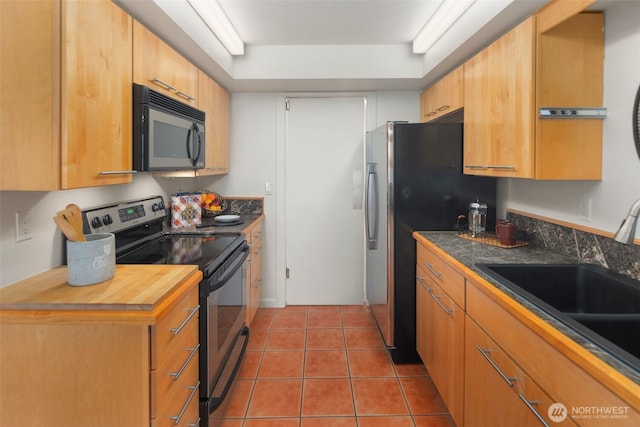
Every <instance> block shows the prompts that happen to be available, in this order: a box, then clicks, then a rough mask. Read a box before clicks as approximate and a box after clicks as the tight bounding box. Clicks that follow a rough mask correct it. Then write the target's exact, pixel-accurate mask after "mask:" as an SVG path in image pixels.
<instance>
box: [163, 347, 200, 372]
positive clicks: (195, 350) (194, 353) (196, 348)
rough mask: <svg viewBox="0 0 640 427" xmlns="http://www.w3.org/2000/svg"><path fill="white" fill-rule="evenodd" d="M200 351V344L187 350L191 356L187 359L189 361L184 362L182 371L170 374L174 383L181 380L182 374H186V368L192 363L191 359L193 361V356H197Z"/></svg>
mask: <svg viewBox="0 0 640 427" xmlns="http://www.w3.org/2000/svg"><path fill="white" fill-rule="evenodd" d="M199 349H200V344H196V346H195V347H193V348H188V349H187V350H189V356H188V357H187V360H185V361H184V363H183V364H182V366H181V367H180V369H178V372H171V373H170V374H169V375H171V376H172V377H173V380H174V381H177V379H178V378H180V375H182V372H184V370H185V368H186V367H187V365H188V364H189V362H191V359H193V356H195V355H196V353H197V352H198V350H199Z"/></svg>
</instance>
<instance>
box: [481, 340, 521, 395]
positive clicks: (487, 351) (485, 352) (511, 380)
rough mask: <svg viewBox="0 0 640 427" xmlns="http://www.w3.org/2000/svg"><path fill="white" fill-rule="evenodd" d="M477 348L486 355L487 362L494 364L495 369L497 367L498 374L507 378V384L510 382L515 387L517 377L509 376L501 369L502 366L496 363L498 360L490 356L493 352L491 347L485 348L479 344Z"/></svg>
mask: <svg viewBox="0 0 640 427" xmlns="http://www.w3.org/2000/svg"><path fill="white" fill-rule="evenodd" d="M476 348H477V349H478V351H479V352H480V353H481V354H482V355H483V356H484V358H485V359H487V362H489V363H490V364H491V366H493V369H495V370H496V372H497V373H498V374H500V376H501V377H502V379H503V380H505V381H506V382H507V384H509V387H513V383H514V381H515V380H516V379H515V378H513V377H508V376H506V375H505V373H504V372H502V369H500V367H499V366H498V365H496V362H494V361H493V359H492V358H491V356H489V353H491V350H489V349H487V350H485V349H483V348H482V347H480V346H479V345H477V346H476Z"/></svg>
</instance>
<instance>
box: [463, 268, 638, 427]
mask: <svg viewBox="0 0 640 427" xmlns="http://www.w3.org/2000/svg"><path fill="white" fill-rule="evenodd" d="M467 283H468V284H467V314H468V316H469V318H470V319H472V320H473V321H474V322H475V323H476V324H477V325H478V326H479V327H480V328H482V330H484V332H485V333H486V334H487V336H488V337H489V338H490V339H491V340H493V342H494V344H489V347H488V348H491V349H497V348H498V347H499V348H500V349H501V350H499V351H500V352H502V353H504V355H505V356H506V357H508V358H509V359H510V360H512V363H513V364H515V365H516V367H515V368H514V369H510V368H504V370H503V371H505V373H506V374H507V375H506V376H515V378H516V382H517V380H518V377H519V376H520V377H522V379H521V380H520V383H521V384H520V385H518V386H517V387H515V388H514V390H516V392H517V393H522V394H523V395H524V397H526V399H527V400H540V399H541V400H540V402H546V401H550V402H554V403H555V402H558V403H562V404H563V405H564V406H565V407H566V408H567V409H568V411H572V408H575V409H576V410H577V411H580V410H584V408H595V407H619V408H626V415H627V416H628V418H625V419H624V421H625V423H628V424H627V425H637V424H639V423H640V412H637V411H636V410H634V409H633V408H630V407H629V403H627V402H625V401H624V400H623V399H622V398H621V397H620V396H618V395H616V394H615V393H614V392H612V390H611V389H609V388H608V387H606V386H604V385H603V384H601V383H600V382H598V381H596V380H595V379H594V378H593V377H592V376H591V375H590V374H589V373H588V372H586V371H585V370H583V369H582V367H580V366H579V365H578V364H576V363H574V362H573V361H572V360H571V359H569V358H568V357H567V356H566V355H564V354H563V353H562V352H561V351H560V350H559V348H562V347H561V346H560V344H559V343H555V344H554V343H553V342H549V341H545V340H543V339H542V338H541V337H540V336H539V335H538V334H537V333H536V332H534V331H533V330H532V329H531V328H529V327H527V326H526V325H525V324H524V323H522V322H521V321H519V320H518V319H516V318H514V316H513V315H511V314H509V313H508V312H507V311H506V310H505V309H504V308H502V307H500V306H499V305H498V304H497V303H496V302H495V301H493V300H492V299H491V297H490V296H489V295H487V294H486V293H484V292H483V291H482V289H483V287H482V285H480V284H478V283H477V282H475V281H473V280H469V281H468V282H467ZM467 325H469V323H467ZM505 325H508V327H505ZM465 339H467V340H472V339H473V335H469V334H468V335H467V337H466V338H465ZM473 345H474V344H473V342H469V341H468V342H467V345H466V350H467V351H469V350H470V346H471V347H473ZM466 354H467V358H468V360H473V359H474V358H477V355H475V354H474V353H473V352H472V353H471V354H469V353H466ZM490 355H495V352H494V353H490ZM496 357H497V356H496ZM469 358H471V359H469ZM506 363H511V362H506ZM476 367H477V366H476ZM466 368H467V371H466V372H467V374H470V373H471V371H469V370H468V369H470V366H469V365H467V366H466ZM518 370H521V374H512V373H511V372H518ZM567 379H570V381H568V380H567ZM470 381H471V383H470V382H467V383H466V386H467V389H466V390H465V397H468V398H471V397H472V396H477V395H478V393H486V387H485V385H484V384H481V387H477V388H475V387H471V386H470V384H472V383H473V380H470ZM531 382H533V383H535V384H537V386H539V388H540V389H541V390H542V391H543V394H537V393H538V392H537V391H535V390H534V391H532V392H530V393H525V391H526V390H527V387H526V386H527V384H529V383H531ZM532 387H533V386H532ZM545 394H546V395H548V396H550V400H545V399H546V398H545ZM521 399H523V398H521ZM465 401H466V399H465ZM520 403H524V400H522V402H520ZM490 406H493V407H492V408H487V409H485V410H486V411H489V410H491V411H500V412H501V411H502V410H503V408H502V406H503V405H502V404H500V403H498V401H495V402H494V403H493V404H492V405H490ZM538 407H539V409H538V413H540V414H541V415H542V417H543V418H545V419H547V420H548V413H547V410H548V407H549V405H546V404H544V403H541V404H539V405H538ZM520 410H522V411H526V408H525V409H522V408H521V409H520ZM465 416H466V417H473V414H471V413H468V412H465ZM467 419H469V418H467ZM575 422H576V423H578V424H579V425H581V426H597V425H601V423H602V419H598V418H587V417H585V418H581V417H578V418H576V419H575ZM547 423H548V424H550V425H554V423H553V422H551V421H547ZM505 425H509V424H505ZM511 425H514V424H511ZM515 425H526V424H515ZM532 425H537V424H535V423H534V424H532Z"/></svg>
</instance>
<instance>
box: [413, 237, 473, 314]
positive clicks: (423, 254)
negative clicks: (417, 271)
mask: <svg viewBox="0 0 640 427" xmlns="http://www.w3.org/2000/svg"><path fill="white" fill-rule="evenodd" d="M417 263H418V267H420V268H421V269H423V271H424V272H425V273H426V274H427V277H429V278H431V279H432V280H433V281H434V282H435V283H437V284H438V285H439V286H440V287H441V288H442V289H443V290H444V291H445V292H446V293H447V295H449V296H450V297H451V298H453V300H454V301H455V302H456V304H458V305H459V306H460V307H462V308H463V309H464V308H465V290H464V287H465V279H464V277H463V276H462V275H461V274H459V273H458V272H457V271H455V270H453V269H452V268H451V267H449V266H448V265H447V264H446V263H445V262H444V261H443V260H442V259H440V258H439V257H438V256H437V255H436V254H434V253H433V252H431V251H430V250H429V249H427V248H426V247H424V246H423V245H421V244H420V243H418V245H417Z"/></svg>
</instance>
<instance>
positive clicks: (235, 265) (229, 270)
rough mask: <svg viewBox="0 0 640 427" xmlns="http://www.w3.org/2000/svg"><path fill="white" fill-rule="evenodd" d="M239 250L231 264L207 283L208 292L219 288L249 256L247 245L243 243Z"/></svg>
mask: <svg viewBox="0 0 640 427" xmlns="http://www.w3.org/2000/svg"><path fill="white" fill-rule="evenodd" d="M241 252H242V254H241V255H240V256H239V257H237V258H236V259H235V260H234V261H233V264H231V265H230V266H229V268H227V269H226V270H225V272H224V273H223V274H222V275H221V276H220V277H218V278H217V279H216V280H214V281H213V282H210V283H208V284H207V285H208V288H209V293H212V292H214V291H215V290H217V289H219V288H221V287H222V285H224V284H225V283H226V282H227V281H228V280H229V279H230V278H231V277H233V275H234V274H235V273H236V271H238V270H239V269H240V267H242V264H244V262H245V260H246V259H247V258H248V257H249V245H247V244H246V243H245V244H244V247H243V248H242V251H241Z"/></svg>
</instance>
